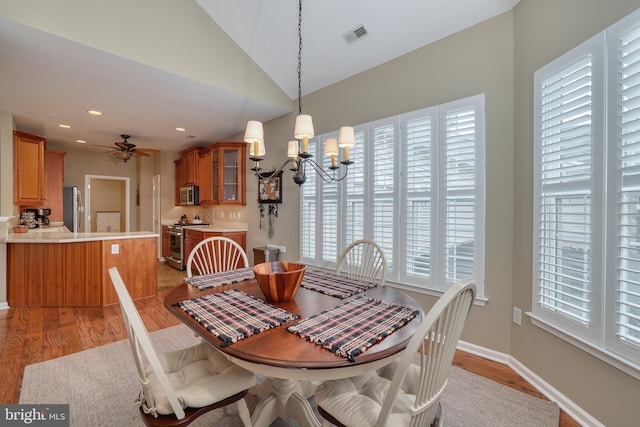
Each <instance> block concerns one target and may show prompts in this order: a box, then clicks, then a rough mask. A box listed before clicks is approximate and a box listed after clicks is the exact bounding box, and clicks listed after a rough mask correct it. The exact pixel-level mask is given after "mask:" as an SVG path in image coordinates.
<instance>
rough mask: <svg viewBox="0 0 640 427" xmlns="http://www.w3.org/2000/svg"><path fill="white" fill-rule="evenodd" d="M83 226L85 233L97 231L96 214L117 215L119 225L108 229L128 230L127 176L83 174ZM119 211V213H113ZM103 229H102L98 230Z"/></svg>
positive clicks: (128, 193) (128, 186) (128, 187)
mask: <svg viewBox="0 0 640 427" xmlns="http://www.w3.org/2000/svg"><path fill="white" fill-rule="evenodd" d="M84 182H85V195H84V199H85V206H84V208H85V218H86V221H85V228H84V231H85V232H87V233H90V232H97V231H98V221H97V218H98V216H99V215H100V216H103V217H106V216H105V215H104V214H107V215H108V216H109V217H110V218H114V217H118V218H119V219H118V226H119V227H111V226H110V227H109V228H108V229H109V230H111V229H113V230H115V229H116V228H117V229H118V231H124V232H129V231H130V221H129V217H130V202H129V201H130V182H129V177H121V176H103V175H85V177H84ZM115 213H119V215H113V214H115ZM100 231H104V230H102V229H101V230H100Z"/></svg>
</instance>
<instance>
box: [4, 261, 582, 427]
mask: <svg viewBox="0 0 640 427" xmlns="http://www.w3.org/2000/svg"><path fill="white" fill-rule="evenodd" d="M184 276H185V274H184V272H180V271H178V270H176V269H173V268H171V267H169V266H166V265H165V264H163V263H160V264H159V266H158V278H159V280H158V289H159V292H158V296H157V297H154V298H145V299H143V300H139V301H136V306H137V307H138V310H139V311H140V314H141V316H142V319H143V321H144V323H145V325H146V327H147V329H149V331H151V332H152V331H156V330H158V329H163V328H167V327H170V326H175V325H178V324H179V323H180V322H179V321H178V320H177V319H175V318H174V317H173V316H172V315H171V314H169V312H168V311H167V310H165V309H164V306H163V303H162V301H163V299H164V296H165V294H166V293H167V292H168V291H169V290H170V289H172V288H173V287H174V286H176V285H178V284H179V283H181V282H182V280H183V278H184ZM125 338H126V332H125V330H124V326H123V323H122V316H121V313H120V307H119V306H118V305H117V304H116V305H113V306H109V307H105V308H79V307H71V308H68V307H48V308H25V307H17V308H10V309H9V310H3V311H0V404H12V403H18V399H19V397H20V390H21V386H22V375H23V372H24V368H25V366H27V365H30V364H33V363H38V362H42V361H45V360H50V359H55V358H56V357H61V356H65V355H68V354H72V353H76V352H80V351H83V350H87V349H90V348H93V347H98V346H101V345H105V344H109V343H112V342H115V341H118V340H122V339H125ZM454 365H456V366H459V367H461V368H463V369H466V370H468V371H470V372H473V373H476V374H478V375H482V376H484V377H486V378H489V379H491V380H493V381H496V382H498V383H500V384H503V385H506V386H508V387H512V388H514V389H516V390H519V391H522V392H524V393H527V394H529V395H532V396H535V397H538V398H541V399H545V397H544V396H543V395H542V394H541V393H539V392H538V391H537V390H536V389H535V388H534V387H533V386H531V385H530V384H529V383H527V382H526V381H525V380H524V379H522V378H521V377H520V376H519V375H517V374H516V373H515V372H514V371H513V370H512V369H510V368H509V367H507V366H505V365H502V364H500V363H496V362H493V361H490V360H487V359H483V358H481V357H478V356H474V355H472V354H469V353H465V352H462V351H458V352H456V357H455V359H454ZM560 427H579V424H578V423H577V422H576V421H574V420H572V419H571V418H570V417H569V416H568V415H567V414H565V413H564V412H561V414H560Z"/></svg>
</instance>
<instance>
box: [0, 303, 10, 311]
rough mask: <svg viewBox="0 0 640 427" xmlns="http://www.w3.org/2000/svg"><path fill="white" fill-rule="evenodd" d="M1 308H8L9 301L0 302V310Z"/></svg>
mask: <svg viewBox="0 0 640 427" xmlns="http://www.w3.org/2000/svg"><path fill="white" fill-rule="evenodd" d="M2 310H9V303H8V302H0V311H2Z"/></svg>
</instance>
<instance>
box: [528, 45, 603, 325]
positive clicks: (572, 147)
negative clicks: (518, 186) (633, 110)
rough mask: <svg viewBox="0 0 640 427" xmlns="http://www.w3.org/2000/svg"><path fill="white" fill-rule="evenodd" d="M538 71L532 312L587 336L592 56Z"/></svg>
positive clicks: (590, 273) (584, 54)
mask: <svg viewBox="0 0 640 427" xmlns="http://www.w3.org/2000/svg"><path fill="white" fill-rule="evenodd" d="M565 62H566V64H564V65H562V66H561V67H558V66H555V67H554V68H553V69H552V72H551V73H550V74H549V73H548V74H549V75H545V74H544V71H543V72H541V73H540V76H539V75H538V73H536V86H535V87H536V94H535V96H536V97H537V101H536V106H537V109H538V111H537V121H538V123H537V125H536V130H537V132H538V134H537V138H536V139H537V141H536V144H535V151H536V154H535V156H534V157H535V159H536V165H535V174H536V179H537V184H536V185H537V188H538V192H537V199H536V201H535V211H534V220H535V222H536V226H535V227H534V229H535V230H537V233H538V235H537V236H534V239H535V240H534V241H535V246H536V248H535V251H536V252H535V257H536V265H535V267H536V271H535V272H534V277H535V276H537V282H536V283H535V284H534V288H535V289H536V295H535V299H536V303H537V304H538V306H537V307H536V306H535V305H534V311H536V310H537V309H539V310H541V311H542V312H546V315H552V316H555V317H556V320H557V321H562V322H564V323H566V325H565V327H567V328H568V329H571V330H574V331H577V332H578V333H580V334H585V333H588V329H589V326H590V322H591V321H592V320H593V319H592V316H591V297H592V293H591V292H592V286H591V283H592V279H593V271H592V270H593V264H592V260H593V255H594V254H593V250H592V221H593V218H592V217H593V212H592V210H593V206H592V205H593V197H592V185H593V184H592V176H593V175H594V173H595V169H594V168H593V164H592V163H593V158H594V157H593V147H592V139H593V133H594V130H593V124H592V110H593V108H594V105H593V103H594V101H593V96H594V94H593V81H592V78H593V53H592V50H591V49H589V48H587V49H585V50H584V52H578V53H577V54H576V55H574V56H573V57H572V58H571V60H569V61H565Z"/></svg>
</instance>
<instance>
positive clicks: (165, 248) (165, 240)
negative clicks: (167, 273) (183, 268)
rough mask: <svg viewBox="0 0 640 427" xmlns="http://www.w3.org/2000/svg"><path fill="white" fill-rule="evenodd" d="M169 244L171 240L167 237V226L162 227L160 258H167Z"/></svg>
mask: <svg viewBox="0 0 640 427" xmlns="http://www.w3.org/2000/svg"><path fill="white" fill-rule="evenodd" d="M170 244H171V238H170V237H169V226H167V225H163V226H162V257H163V258H164V259H167V258H169V252H170V250H169V245H170Z"/></svg>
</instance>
